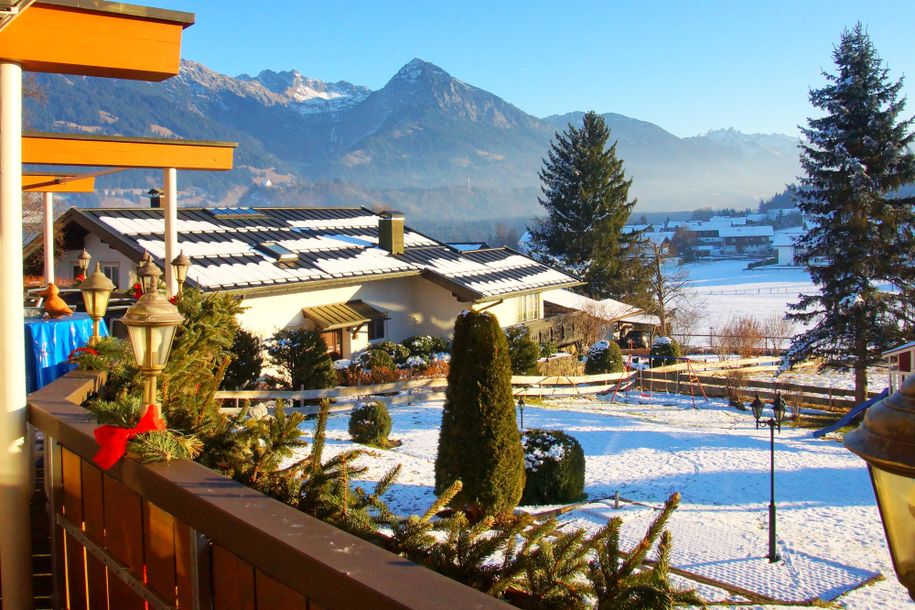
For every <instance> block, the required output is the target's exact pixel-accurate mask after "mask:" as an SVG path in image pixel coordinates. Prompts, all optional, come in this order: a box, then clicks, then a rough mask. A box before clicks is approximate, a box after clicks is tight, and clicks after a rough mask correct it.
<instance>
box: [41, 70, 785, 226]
mask: <svg viewBox="0 0 915 610" xmlns="http://www.w3.org/2000/svg"><path fill="white" fill-rule="evenodd" d="M35 79H36V81H37V83H38V85H39V87H40V88H41V89H42V90H44V92H45V98H46V100H47V103H45V104H41V103H38V102H35V101H33V100H30V101H29V102H28V105H27V110H28V113H29V120H30V121H31V122H32V125H33V127H35V128H38V129H46V130H52V131H74V132H82V133H98V134H103V133H106V134H107V133H119V134H122V135H129V136H159V137H163V136H164V137H179V138H186V139H202V140H206V139H211V140H236V141H239V143H240V146H239V150H238V153H237V157H236V170H233V171H232V172H229V173H228V174H220V175H210V176H203V175H202V174H196V175H194V174H193V173H190V172H186V173H185V174H187V178H186V179H185V178H182V182H181V184H182V185H183V186H188V187H191V190H193V193H191V194H187V195H185V194H183V195H182V200H192V199H194V198H195V197H196V200H195V201H199V202H210V203H219V204H224V205H231V204H233V203H237V202H239V201H256V202H258V203H262V204H270V203H271V202H276V201H281V200H282V201H284V202H289V200H290V199H291V198H294V197H297V196H298V197H300V198H301V201H302V202H306V201H313V199H314V198H315V197H317V196H318V194H319V193H323V194H324V196H325V197H326V198H327V201H326V202H327V203H328V204H337V203H346V201H342V200H340V199H342V198H344V197H350V198H351V199H353V198H354V199H357V200H359V201H364V200H370V201H373V202H374V203H373V204H374V205H377V206H385V207H404V206H401V205H399V204H398V197H401V198H402V199H407V200H409V201H412V202H415V203H414V209H412V210H405V211H410V212H412V213H415V214H419V215H420V216H428V217H435V218H445V217H461V216H464V217H473V218H483V217H495V216H496V215H499V214H506V215H507V214H512V215H523V216H532V215H535V214H537V213H539V212H540V208H539V205H538V204H537V200H536V199H537V192H538V190H539V181H538V178H537V173H538V170H539V169H540V167H541V165H542V158H543V157H544V156H545V155H546V153H547V150H548V147H549V142H550V138H551V137H552V136H553V135H554V133H555V132H556V131H557V130H560V129H564V128H565V127H566V125H567V124H568V123H569V122H578V121H580V120H581V116H583V113H582V112H571V113H566V114H563V115H552V116H550V117H543V118H538V117H535V116H533V115H530V114H528V113H527V112H525V111H523V110H522V109H520V108H518V107H516V106H514V105H512V104H511V103H509V102H507V101H506V100H504V99H502V98H500V97H499V96H497V95H495V94H492V93H490V92H488V91H485V90H483V89H480V88H478V87H475V86H474V85H472V84H469V83H466V82H464V81H461V80H459V79H457V78H454V77H452V76H451V75H450V74H449V73H448V72H447V71H446V70H444V69H442V68H441V67H439V66H437V65H435V64H433V63H431V62H428V61H425V60H422V59H419V58H414V59H412V60H410V61H409V62H407V63H406V64H405V65H404V66H403V67H402V68H401V69H400V70H398V71H397V72H396V73H395V74H394V75H393V76H392V77H391V78H390V79H389V80H388V82H387V83H385V85H384V86H383V87H381V88H379V89H377V90H370V89H369V88H367V87H363V86H360V85H356V84H353V83H349V82H347V81H342V80H341V81H337V82H334V83H329V82H325V81H321V80H318V79H314V78H310V77H307V76H305V75H304V74H302V73H301V72H299V71H298V70H285V71H279V72H277V71H272V70H263V71H261V72H260V73H259V74H258V75H257V76H249V75H247V74H242V75H239V76H237V77H232V76H227V75H224V74H221V73H219V72H216V71H214V70H211V69H210V68H208V67H207V66H205V65H204V64H201V63H199V62H195V61H191V60H183V61H182V64H181V72H180V74H179V75H178V76H177V77H175V78H172V79H169V80H167V81H165V82H163V83H135V82H131V81H111V80H106V79H93V78H91V77H72V76H54V75H35ZM603 116H604V117H605V119H606V120H607V123H608V126H609V127H610V129H611V141H618V150H617V154H618V155H619V156H620V157H621V158H623V160H624V168H625V169H626V172H627V175H629V176H630V177H632V178H633V189H632V190H633V194H635V195H636V196H638V197H639V199H640V202H641V203H640V206H639V208H638V209H639V210H644V211H649V210H652V209H672V210H673V209H684V208H690V207H692V208H695V207H704V206H712V207H739V208H743V207H747V206H749V205H755V203H756V202H757V201H758V200H759V199H761V198H763V197H768V196H770V195H771V194H772V193H774V192H778V191H780V190H781V189H782V188H783V187H784V184H785V183H786V182H790V181H792V180H793V178H794V176H795V175H796V174H797V173H798V171H799V170H798V161H797V153H796V149H795V150H794V152H793V155H792V153H791V151H790V149H791V147H793V146H796V140H791V138H789V137H788V136H780V135H778V134H775V135H773V134H742V133H740V132H737V131H734V130H712V131H709V132H708V133H707V134H704V135H700V136H693V137H691V138H678V137H677V136H675V135H673V134H671V133H670V132H667V131H665V130H664V129H663V128H661V127H659V126H657V125H655V124H653V123H649V122H646V121H641V120H639V119H635V118H632V117H627V116H624V115H620V114H616V113H606V114H604V115H603ZM129 180H130V178H129V177H127V176H121V177H110V178H106V179H104V180H101V181H100V184H101V185H103V188H105V189H108V190H109V191H110V192H115V193H116V194H118V195H119V196H120V195H121V194H123V193H122V191H124V192H128V191H129V192H131V193H132V192H134V191H136V192H139V189H138V188H132V187H130V183H129ZM144 180H145V182H147V183H149V182H150V181H152V182H155V180H156V176H155V174H154V173H153V174H150V175H147V176H146V177H145V178H144ZM266 184H270V188H269V189H264V188H263V186H264V185H266ZM335 185H336V186H335ZM142 186H146V185H145V184H144V185H142ZM146 188H148V186H146ZM208 189H210V191H212V192H210V191H208ZM422 193H426V195H425V196H426V197H427V198H426V199H424V198H423V197H424V195H422ZM443 193H447V195H443ZM131 196H133V195H131ZM109 198H110V197H109ZM125 199H126V200H130V197H128V196H127V195H125ZM104 202H105V201H103V203H104ZM496 207H498V208H499V209H494V208H496Z"/></svg>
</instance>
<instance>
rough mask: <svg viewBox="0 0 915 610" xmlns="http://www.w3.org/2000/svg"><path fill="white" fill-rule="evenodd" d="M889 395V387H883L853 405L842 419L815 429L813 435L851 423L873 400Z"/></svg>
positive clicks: (826, 432) (816, 435)
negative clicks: (875, 393)
mask: <svg viewBox="0 0 915 610" xmlns="http://www.w3.org/2000/svg"><path fill="white" fill-rule="evenodd" d="M889 395H890V389H889V388H883V391H882V392H880V393H879V394H877V395H876V396H874V397H873V398H871V399H870V400H865V401H864V402H862V403H861V404H860V405H855V406H854V407H852V409H851V411H849V412H848V413H846V414H845V415H844V416H842V419H840V420H839V421H837V422H836V423H834V424H831V425H829V426H826V427H825V428H823V429H822V430H815V431H814V433H813V436H815V437H816V438H820V437H821V436H824V435H826V434H828V433H830V432H833V431H835V430H838V429H839V428H842V427H844V426H848V425H851V423H852V422H854V421H855V419H856V418H858V417H859V416H861V415H863V414H864V412H865V411H867V409H868V407H870V406H871V405H873V404H874V403H875V402H877V401H879V400H883V399H884V398H886V397H887V396H889Z"/></svg>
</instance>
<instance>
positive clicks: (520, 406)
mask: <svg viewBox="0 0 915 610" xmlns="http://www.w3.org/2000/svg"><path fill="white" fill-rule="evenodd" d="M518 411H520V412H521V430H522V431H523V430H524V396H519V397H518Z"/></svg>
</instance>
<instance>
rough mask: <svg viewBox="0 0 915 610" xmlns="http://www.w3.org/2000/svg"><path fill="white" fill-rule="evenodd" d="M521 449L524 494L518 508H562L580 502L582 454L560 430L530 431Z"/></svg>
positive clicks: (522, 441) (527, 432)
mask: <svg viewBox="0 0 915 610" xmlns="http://www.w3.org/2000/svg"><path fill="white" fill-rule="evenodd" d="M521 443H522V445H524V472H525V475H526V477H527V478H526V481H525V483H524V494H523V495H522V496H521V504H564V503H567V502H574V501H576V500H579V499H581V497H582V495H583V492H584V488H585V453H584V451H583V450H582V448H581V445H580V444H579V443H578V441H577V440H575V439H574V438H573V437H571V436H569V435H568V434H566V433H565V432H562V431H560V430H540V429H536V428H535V429H531V430H528V431H526V432H525V433H524V434H523V435H522V436H521Z"/></svg>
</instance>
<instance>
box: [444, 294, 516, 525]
mask: <svg viewBox="0 0 915 610" xmlns="http://www.w3.org/2000/svg"><path fill="white" fill-rule="evenodd" d="M458 480H459V481H461V482H462V483H463V488H462V489H461V491H460V492H458V494H457V495H456V496H455V498H454V504H455V505H457V506H459V507H462V508H466V509H467V510H469V511H470V512H471V513H474V514H475V515H480V514H505V513H508V512H510V511H511V510H512V509H514V508H515V506H517V504H518V500H519V499H520V498H521V492H522V491H523V490H524V454H523V451H522V448H521V437H520V434H519V433H518V428H517V424H516V423H515V403H514V400H513V398H512V390H511V362H510V360H509V356H508V342H507V341H506V339H505V333H503V332H502V329H501V328H500V327H499V322H498V320H497V319H496V317H495V316H494V315H492V314H491V313H489V312H475V311H464V312H462V313H461V314H460V315H459V316H458V318H457V321H456V322H455V325H454V343H453V344H452V348H451V368H450V370H449V372H448V389H447V391H446V394H445V408H444V412H443V413H442V428H441V432H440V435H439V443H438V456H437V457H436V460H435V490H436V493H439V494H441V493H442V492H444V491H445V490H446V489H447V488H448V487H450V486H451V484H452V483H454V482H455V481H458Z"/></svg>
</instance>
